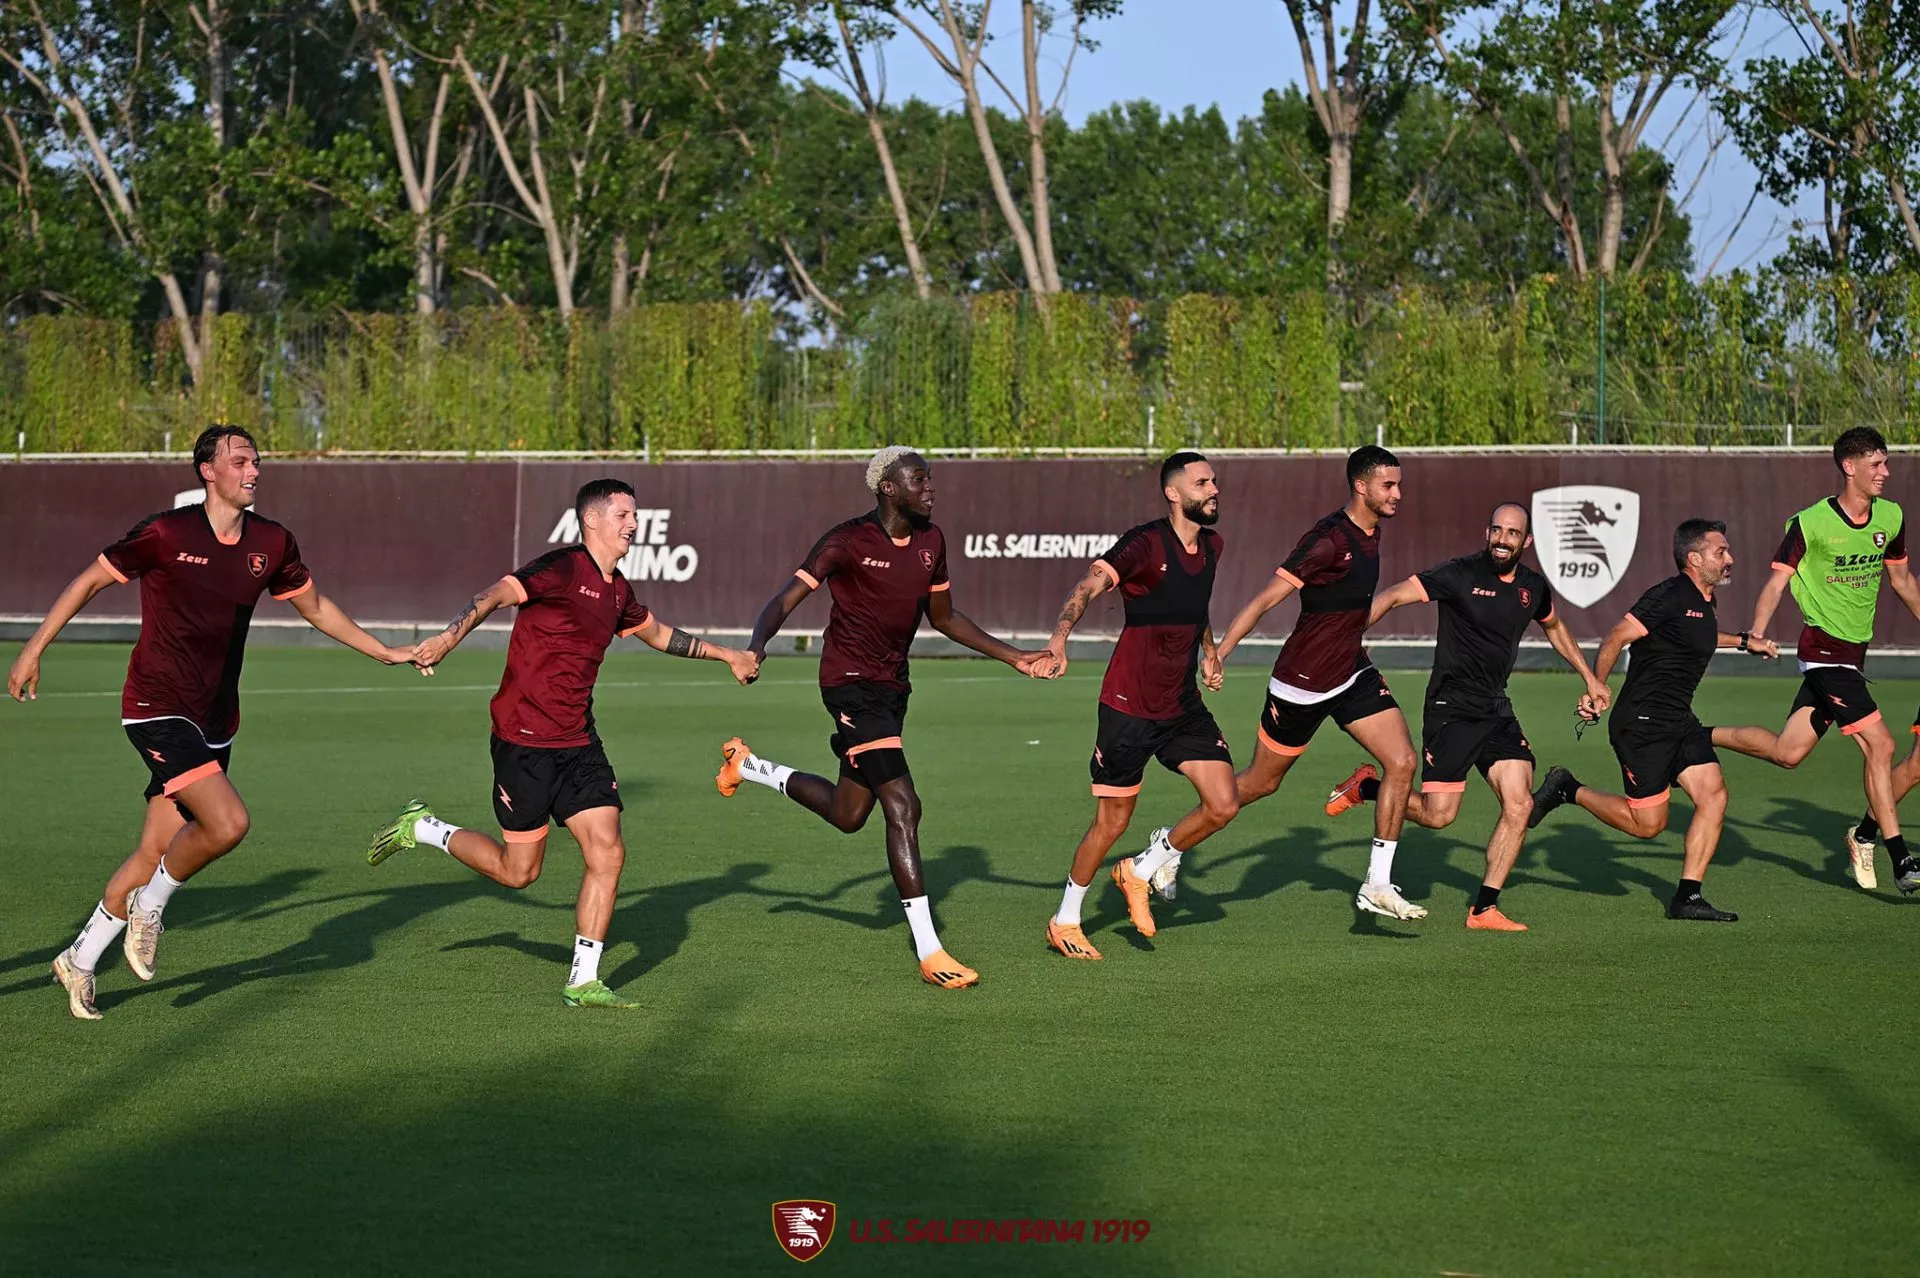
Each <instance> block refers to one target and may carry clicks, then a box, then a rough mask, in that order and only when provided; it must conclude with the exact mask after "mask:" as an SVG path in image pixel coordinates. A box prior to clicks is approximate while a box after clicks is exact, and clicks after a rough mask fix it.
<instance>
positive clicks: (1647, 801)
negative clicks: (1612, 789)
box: [1627, 786, 1673, 808]
mask: <svg viewBox="0 0 1920 1278" xmlns="http://www.w3.org/2000/svg"><path fill="white" fill-rule="evenodd" d="M1672 793H1673V787H1672V786H1668V787H1667V788H1666V789H1664V790H1662V791H1661V792H1660V793H1658V794H1649V795H1648V796H1647V797H1646V798H1644V799H1628V800H1627V806H1628V807H1630V808H1657V807H1659V806H1660V805H1661V804H1663V803H1665V802H1666V801H1667V796H1668V795H1670V794H1672Z"/></svg>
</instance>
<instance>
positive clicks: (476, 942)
mask: <svg viewBox="0 0 1920 1278" xmlns="http://www.w3.org/2000/svg"><path fill="white" fill-rule="evenodd" d="M771 873H773V866H771V865H769V864H768V863H767V862H765V861H745V862H742V863H741V864H739V865H736V866H734V867H732V868H731V869H729V870H727V871H726V872H725V873H723V874H713V875H708V876H707V877H706V878H700V879H683V880H681V881H679V882H677V883H661V884H657V885H655V886H652V887H644V888H640V889H637V890H630V891H623V892H622V893H621V894H620V899H619V901H618V903H617V904H616V905H615V907H614V914H613V927H612V928H611V929H610V930H609V931H608V933H607V944H608V947H609V948H613V947H617V946H618V945H620V944H621V943H622V942H623V941H632V942H634V943H635V944H637V945H638V946H639V949H640V952H639V953H638V954H636V955H634V956H633V957H632V958H629V959H627V960H626V961H625V962H623V963H621V964H620V966H619V967H618V968H616V969H614V971H613V972H612V973H611V974H609V975H607V976H606V977H605V978H604V979H605V980H606V982H607V983H608V984H609V985H612V986H615V987H616V988H617V987H619V986H620V985H623V984H625V983H626V982H628V981H633V980H638V979H639V978H640V977H643V976H645V975H647V973H649V972H651V971H653V969H654V968H656V967H659V966H660V965H661V964H662V963H664V962H666V961H667V960H668V959H670V958H672V957H673V956H674V955H675V954H678V953H679V952H680V947H681V946H682V945H684V944H686V941H687V937H688V936H690V935H691V934H692V931H693V912H694V911H695V910H697V909H699V908H700V907H701V906H703V905H712V904H713V903H715V902H716V901H722V900H725V899H726V898H727V897H730V896H767V897H775V898H778V899H780V900H785V899H787V898H788V897H789V896H790V895H791V894H790V893H787V892H782V891H778V890H776V889H773V888H767V887H761V886H760V880H761V879H763V878H765V877H766V876H767V875H769V874H771ZM534 904H538V905H540V906H541V908H544V909H549V910H564V911H566V912H567V913H569V914H571V913H572V912H573V903H572V902H571V901H568V902H564V903H559V902H556V903H551V904H548V903H545V902H536V903H534ZM440 948H441V951H442V952H443V953H446V952H451V951H454V950H480V949H503V950H514V951H516V952H518V953H521V954H524V955H526V956H527V957H528V958H535V959H539V960H540V961H541V962H543V963H558V964H560V965H561V966H563V967H564V966H566V965H567V964H568V963H570V962H572V961H573V947H572V946H570V945H563V944H560V943H558V942H554V941H530V940H528V939H527V938H526V937H524V936H522V935H521V934H520V933H518V932H495V933H493V934H492V935H490V936H476V937H472V938H470V939H468V940H465V941H454V942H452V943H451V944H448V945H443V946H441V947H440Z"/></svg>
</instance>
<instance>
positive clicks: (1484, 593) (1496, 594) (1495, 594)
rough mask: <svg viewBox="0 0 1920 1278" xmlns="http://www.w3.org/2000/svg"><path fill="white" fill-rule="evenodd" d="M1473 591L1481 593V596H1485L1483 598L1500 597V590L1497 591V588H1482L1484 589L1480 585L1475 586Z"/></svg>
mask: <svg viewBox="0 0 1920 1278" xmlns="http://www.w3.org/2000/svg"><path fill="white" fill-rule="evenodd" d="M1473 593H1474V594H1476V595H1479V596H1480V597H1481V598H1483V599H1498V598H1499V597H1500V592H1499V591H1497V590H1482V589H1481V588H1480V587H1479V586H1475V587H1474V588H1473Z"/></svg>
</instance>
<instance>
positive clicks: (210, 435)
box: [193, 422, 260, 484]
mask: <svg viewBox="0 0 1920 1278" xmlns="http://www.w3.org/2000/svg"><path fill="white" fill-rule="evenodd" d="M223 439H238V440H242V441H244V442H245V443H246V445H247V446H248V447H249V448H251V449H253V451H254V452H256V453H257V452H259V451H260V445H258V444H256V443H254V442H253V436H251V435H249V434H247V428H246V427H244V426H228V425H227V424H225V423H224V422H222V423H218V424H215V425H212V426H209V427H207V428H206V429H205V430H203V431H201V432H200V438H198V439H196V440H194V441H193V477H194V478H195V479H197V480H199V481H200V482H201V483H203V484H204V483H206V482H207V481H206V477H205V476H203V475H202V474H201V473H200V468H201V467H202V466H205V465H207V464H209V463H210V462H212V461H213V456H214V454H215V453H217V452H219V451H220V441H221V440H223Z"/></svg>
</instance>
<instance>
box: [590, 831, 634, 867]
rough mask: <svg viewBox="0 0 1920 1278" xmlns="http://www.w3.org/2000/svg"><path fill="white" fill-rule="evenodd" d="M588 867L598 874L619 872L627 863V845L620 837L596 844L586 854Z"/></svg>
mask: <svg viewBox="0 0 1920 1278" xmlns="http://www.w3.org/2000/svg"><path fill="white" fill-rule="evenodd" d="M585 856H586V862H587V869H588V870H589V871H592V872H594V873H597V874H618V873H620V868H621V867H622V866H624V865H625V864H626V863H627V845H626V843H624V842H623V841H622V840H620V839H613V840H611V841H609V842H606V843H599V844H595V845H594V848H593V850H592V851H590V852H587V853H586V854H585Z"/></svg>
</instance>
